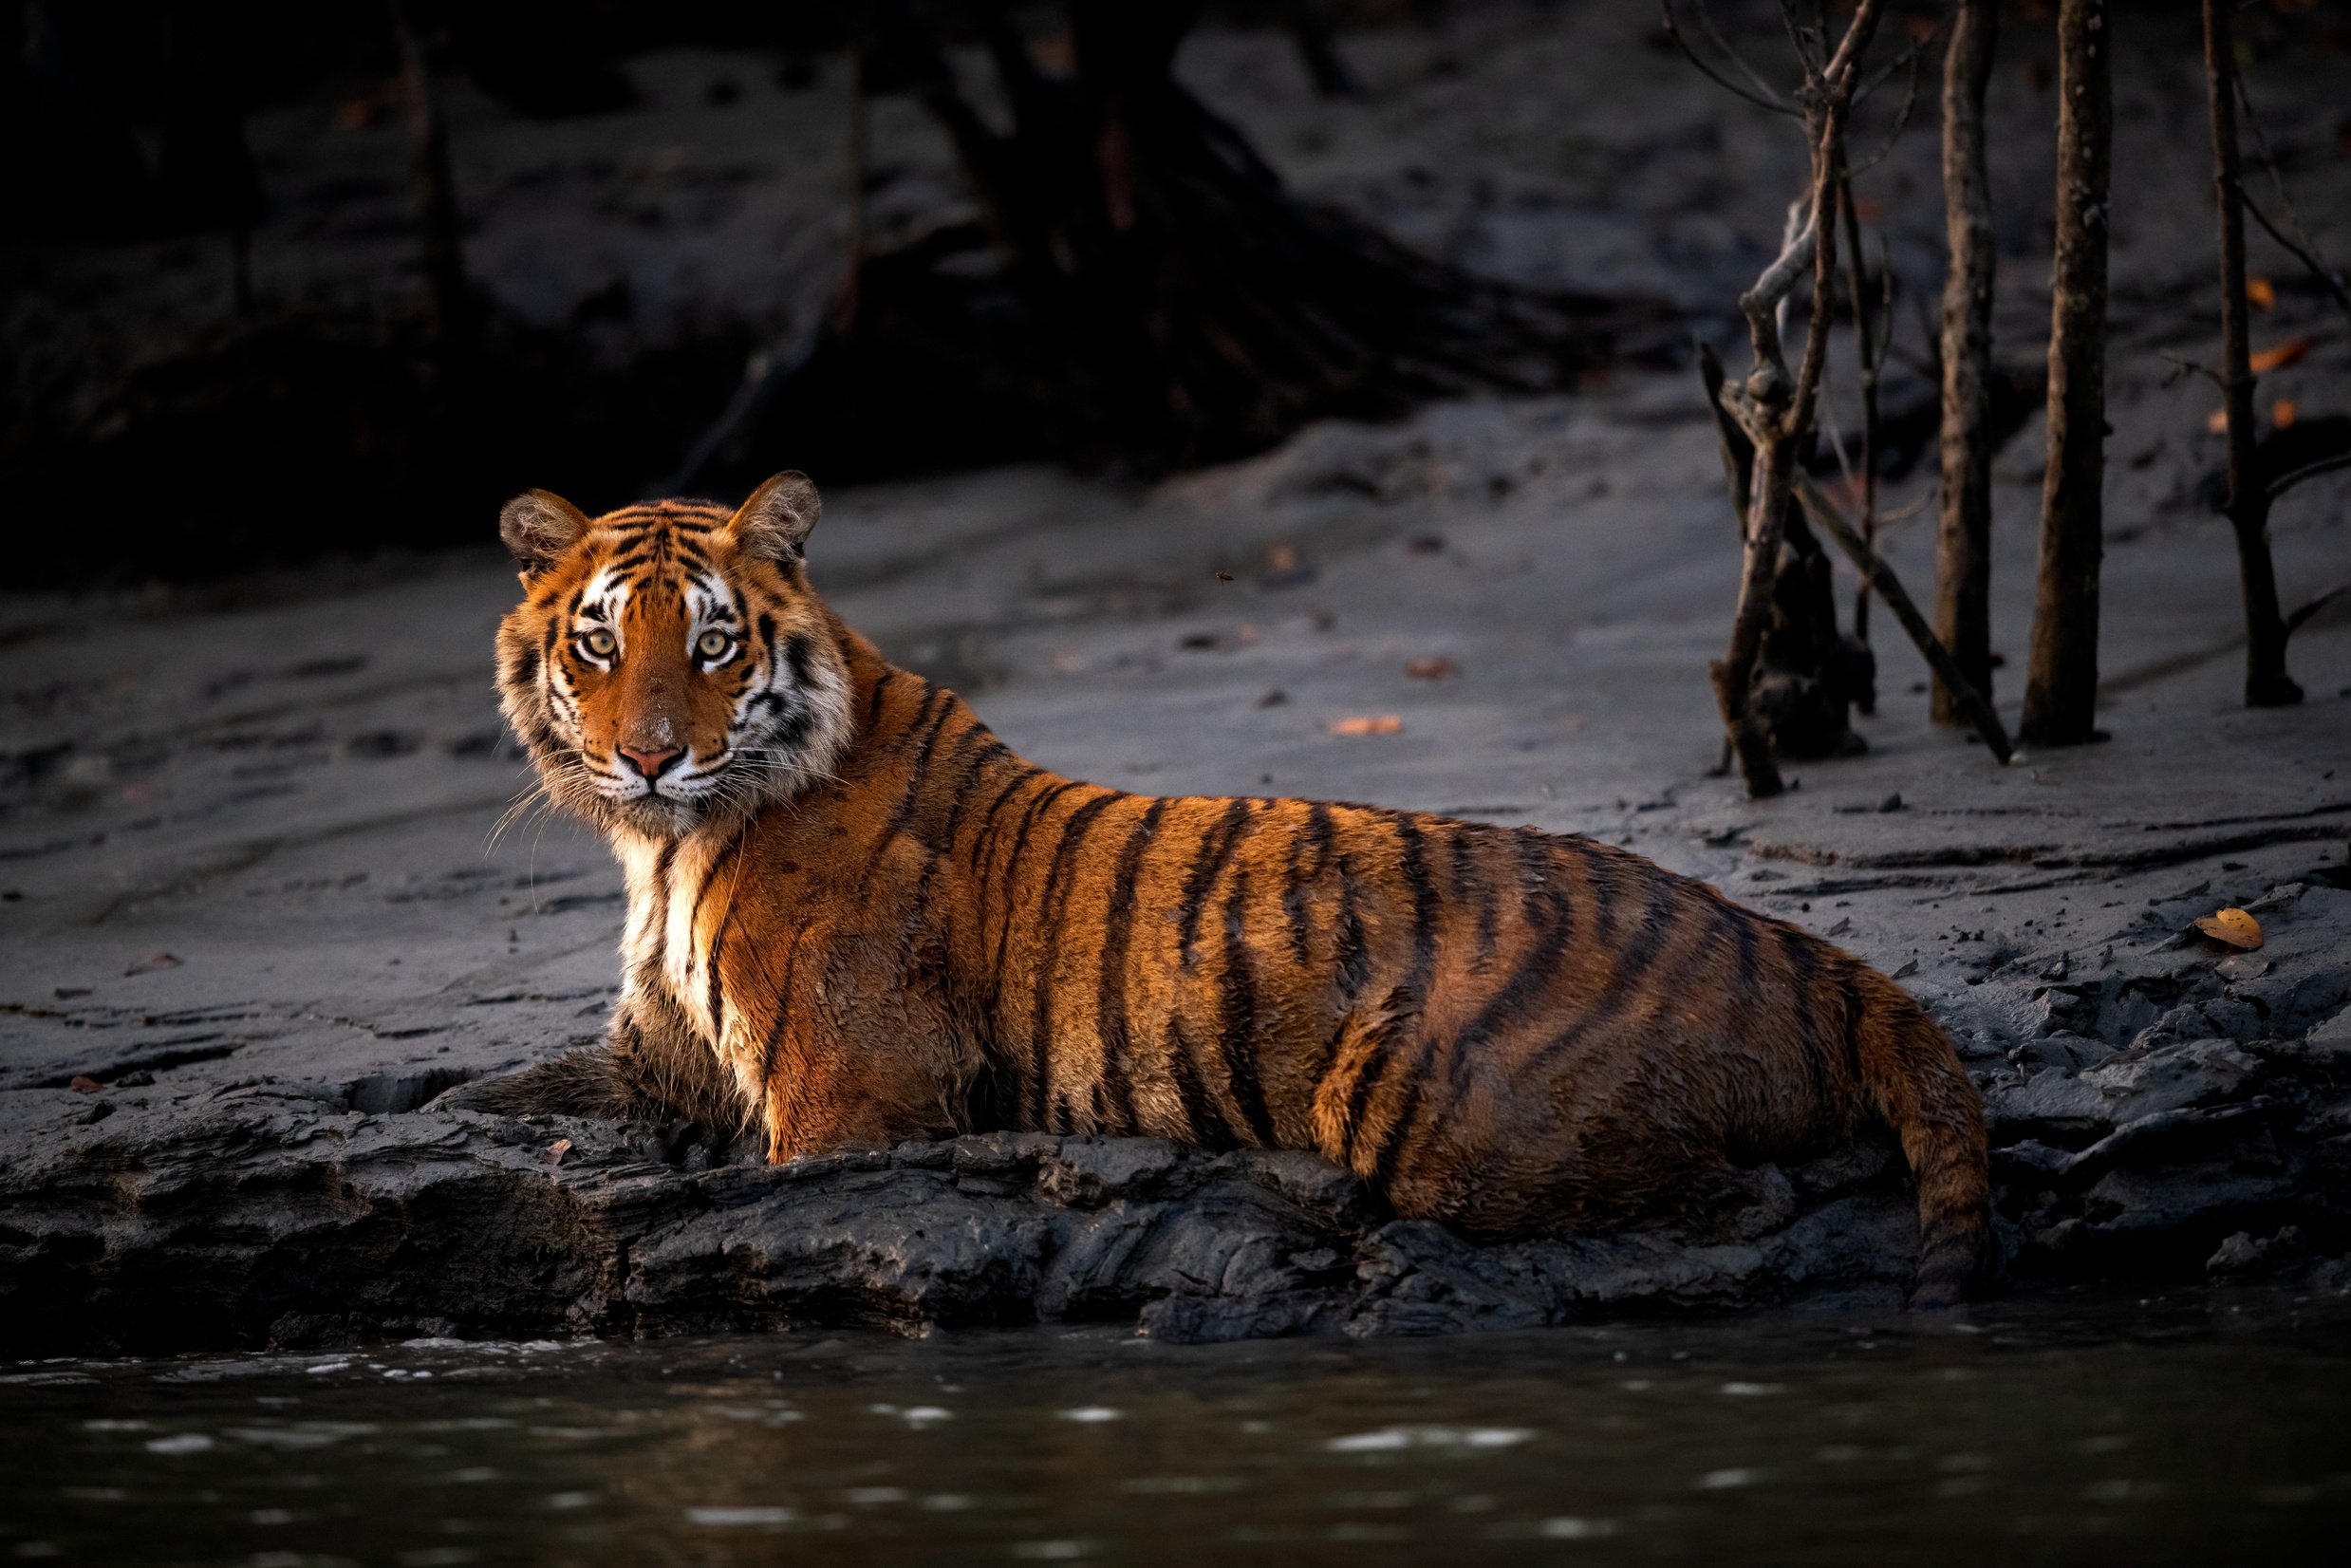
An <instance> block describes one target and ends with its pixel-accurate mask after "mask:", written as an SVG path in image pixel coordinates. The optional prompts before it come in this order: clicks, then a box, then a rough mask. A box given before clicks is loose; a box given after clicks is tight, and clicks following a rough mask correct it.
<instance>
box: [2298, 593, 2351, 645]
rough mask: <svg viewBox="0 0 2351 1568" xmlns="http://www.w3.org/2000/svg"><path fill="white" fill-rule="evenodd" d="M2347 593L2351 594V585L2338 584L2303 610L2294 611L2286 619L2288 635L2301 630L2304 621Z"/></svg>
mask: <svg viewBox="0 0 2351 1568" xmlns="http://www.w3.org/2000/svg"><path fill="white" fill-rule="evenodd" d="M2346 593H2351V583H2337V584H2336V585H2335V586H2334V587H2333V588H2328V589H2327V590H2326V591H2325V592H2324V593H2322V594H2320V595H2319V596H2318V597H2317V598H2315V599H2313V600H2311V601H2310V602H2309V603H2308V604H2306V605H2304V606H2303V607H2302V608H2300V609H2298V610H2296V611H2294V613H2293V614H2291V615H2289V616H2287V617H2286V631H2287V633H2288V634H2291V633H2292V632H2294V631H2295V630H2297V629H2298V628H2300V626H2301V625H2302V624H2303V623H2304V621H2307V620H2309V619H2310V617H2312V616H2313V615H2316V614H2317V613H2318V612H2319V611H2321V610H2323V609H2324V608H2325V607H2327V606H2328V605H2329V604H2330V603H2332V602H2333V601H2335V600H2337V599H2340V598H2342V596H2343V595H2344V594H2346Z"/></svg>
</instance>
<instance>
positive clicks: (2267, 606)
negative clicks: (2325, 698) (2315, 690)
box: [2204, 0, 2302, 708]
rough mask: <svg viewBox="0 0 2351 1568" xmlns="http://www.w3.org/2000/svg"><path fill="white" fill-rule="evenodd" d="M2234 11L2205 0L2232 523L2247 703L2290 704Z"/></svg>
mask: <svg viewBox="0 0 2351 1568" xmlns="http://www.w3.org/2000/svg"><path fill="white" fill-rule="evenodd" d="M2234 51H2235V42H2234V40H2232V39H2231V38H2230V33H2229V17H2228V13H2227V12H2226V11H2224V10H2223V9H2221V5H2220V0H2204V73H2205V83H2206V86H2207V87H2208V89H2209V90H2210V94H2211V108H2212V183H2213V184H2214V185H2215V186H2216V187H2217V188H2218V192H2219V196H2220V203H2219V205H2220V335H2221V376H2222V391H2223V395H2224V399H2225V404H2226V411H2227V418H2228V421H2229V506H2228V513H2229V523H2230V527H2231V528H2233V529H2235V531H2236V535H2237V572H2238V576H2239V578H2240V580H2241V581H2242V582H2243V585H2244V589H2245V704H2246V706H2247V707H2250V708H2278V707H2286V706H2288V705H2290V704H2292V703H2295V702H2299V701H2301V700H2302V688H2301V687H2300V686H2298V685H2296V684H2295V683H2294V681H2293V678H2292V677H2291V676H2288V675H2287V674H2286V621H2285V618H2284V617H2283V616H2281V615H2280V614H2279V613H2278V578H2277V571H2276V569H2275V568H2274V567H2273V566H2272V565H2271V563H2270V559H2269V487H2268V486H2267V484H2266V483H2264V482H2263V477H2262V474H2261V457H2260V453H2259V451H2258V449H2257V448H2256V446H2255V444H2254V441H2255V427H2254V423H2253V367H2252V345H2251V343H2250V341H2249V340H2250V335H2251V333H2250V327H2249V324H2248V321H2247V311H2246V301H2245V196H2244V192H2243V191H2242V190H2241V189H2240V188H2239V187H2238V184H2237V169H2238V166H2239V165H2238V160H2237V112H2236V111H2237V84H2236V74H2237V63H2236V55H2235V52H2234Z"/></svg>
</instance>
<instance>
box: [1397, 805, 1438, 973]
mask: <svg viewBox="0 0 2351 1568" xmlns="http://www.w3.org/2000/svg"><path fill="white" fill-rule="evenodd" d="M1395 828H1396V838H1397V840H1398V841H1399V843H1400V844H1401V845H1402V847H1403V854H1402V855H1401V856H1400V857H1399V868H1400V869H1401V870H1402V871H1403V872H1404V881H1405V886H1406V887H1409V888H1410V889H1411V891H1412V969H1411V973H1410V975H1409V978H1408V979H1407V980H1405V982H1404V988H1405V990H1406V991H1407V992H1409V994H1410V996H1411V998H1412V1000H1413V1001H1414V1002H1415V1003H1417V1002H1418V1001H1419V1000H1420V999H1422V998H1423V997H1424V996H1426V995H1427V992H1428V979H1429V976H1430V975H1431V974H1432V973H1434V971H1435V969H1436V966H1437V884H1436V882H1435V880H1434V879H1433V878H1431V877H1430V876H1429V874H1428V846H1427V841H1426V839H1425V837H1424V836H1423V834H1422V832H1421V826H1420V824H1419V823H1418V822H1417V821H1415V820H1414V819H1413V818H1411V817H1409V816H1404V815H1399V816H1397V817H1396V819H1395Z"/></svg>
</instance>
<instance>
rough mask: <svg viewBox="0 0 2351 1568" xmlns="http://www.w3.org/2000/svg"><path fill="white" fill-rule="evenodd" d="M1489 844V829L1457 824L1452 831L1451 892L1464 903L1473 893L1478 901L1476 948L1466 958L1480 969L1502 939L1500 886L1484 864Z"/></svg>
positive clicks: (1491, 836) (1490, 838)
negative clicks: (1475, 951) (1469, 829)
mask: <svg viewBox="0 0 2351 1568" xmlns="http://www.w3.org/2000/svg"><path fill="white" fill-rule="evenodd" d="M1492 846H1493V835H1491V834H1490V833H1473V832H1470V831H1468V829H1467V828H1466V827H1465V826H1464V825H1460V824H1457V825H1456V828H1455V831H1454V835H1453V896H1454V897H1455V898H1456V899H1459V900H1461V901H1462V902H1464V903H1466V902H1468V901H1469V900H1470V899H1471V898H1472V897H1473V896H1474V897H1475V898H1476V900H1477V905H1478V951H1477V955H1476V956H1475V957H1474V958H1472V959H1471V960H1470V967H1471V968H1473V969H1476V970H1479V971H1481V972H1483V970H1484V968H1485V966H1486V965H1487V964H1489V963H1491V962H1493V961H1494V949H1495V947H1496V946H1497V945H1498V944H1499V943H1500V942H1501V940H1502V889H1500V888H1499V887H1496V886H1495V885H1494V878H1493V876H1492V874H1491V872H1490V870H1489V868H1487V867H1486V866H1485V864H1484V861H1485V857H1486V854H1487V852H1488V851H1489V850H1490V849H1491V848H1492Z"/></svg>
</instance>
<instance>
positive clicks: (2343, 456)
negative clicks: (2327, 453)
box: [2269, 452, 2351, 501]
mask: <svg viewBox="0 0 2351 1568" xmlns="http://www.w3.org/2000/svg"><path fill="white" fill-rule="evenodd" d="M2339 468H2351V452H2338V453H2336V454H2335V455H2334V456H2333V457H2321V458H2320V459H2319V460H2318V461H2317V462H2314V463H2304V464H2303V466H2302V467H2300V468H2298V469H2295V470H2294V471H2293V472H2292V473H2290V474H2286V475H2282V476H2279V477H2278V478H2275V479H2272V480H2270V481H2269V498H2270V499H2271V500H2273V501H2274V500H2276V499H2277V498H2278V497H2279V496H2281V495H2285V494H2286V492H2287V491H2289V490H2291V489H2293V488H2294V487H2295V486H2296V485H2298V484H2301V483H2303V482H2304V480H2307V479H2315V478H2317V477H2318V476H2320V475H2322V474H2332V473H2334V472H2335V471H2336V470H2337V469H2339Z"/></svg>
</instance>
